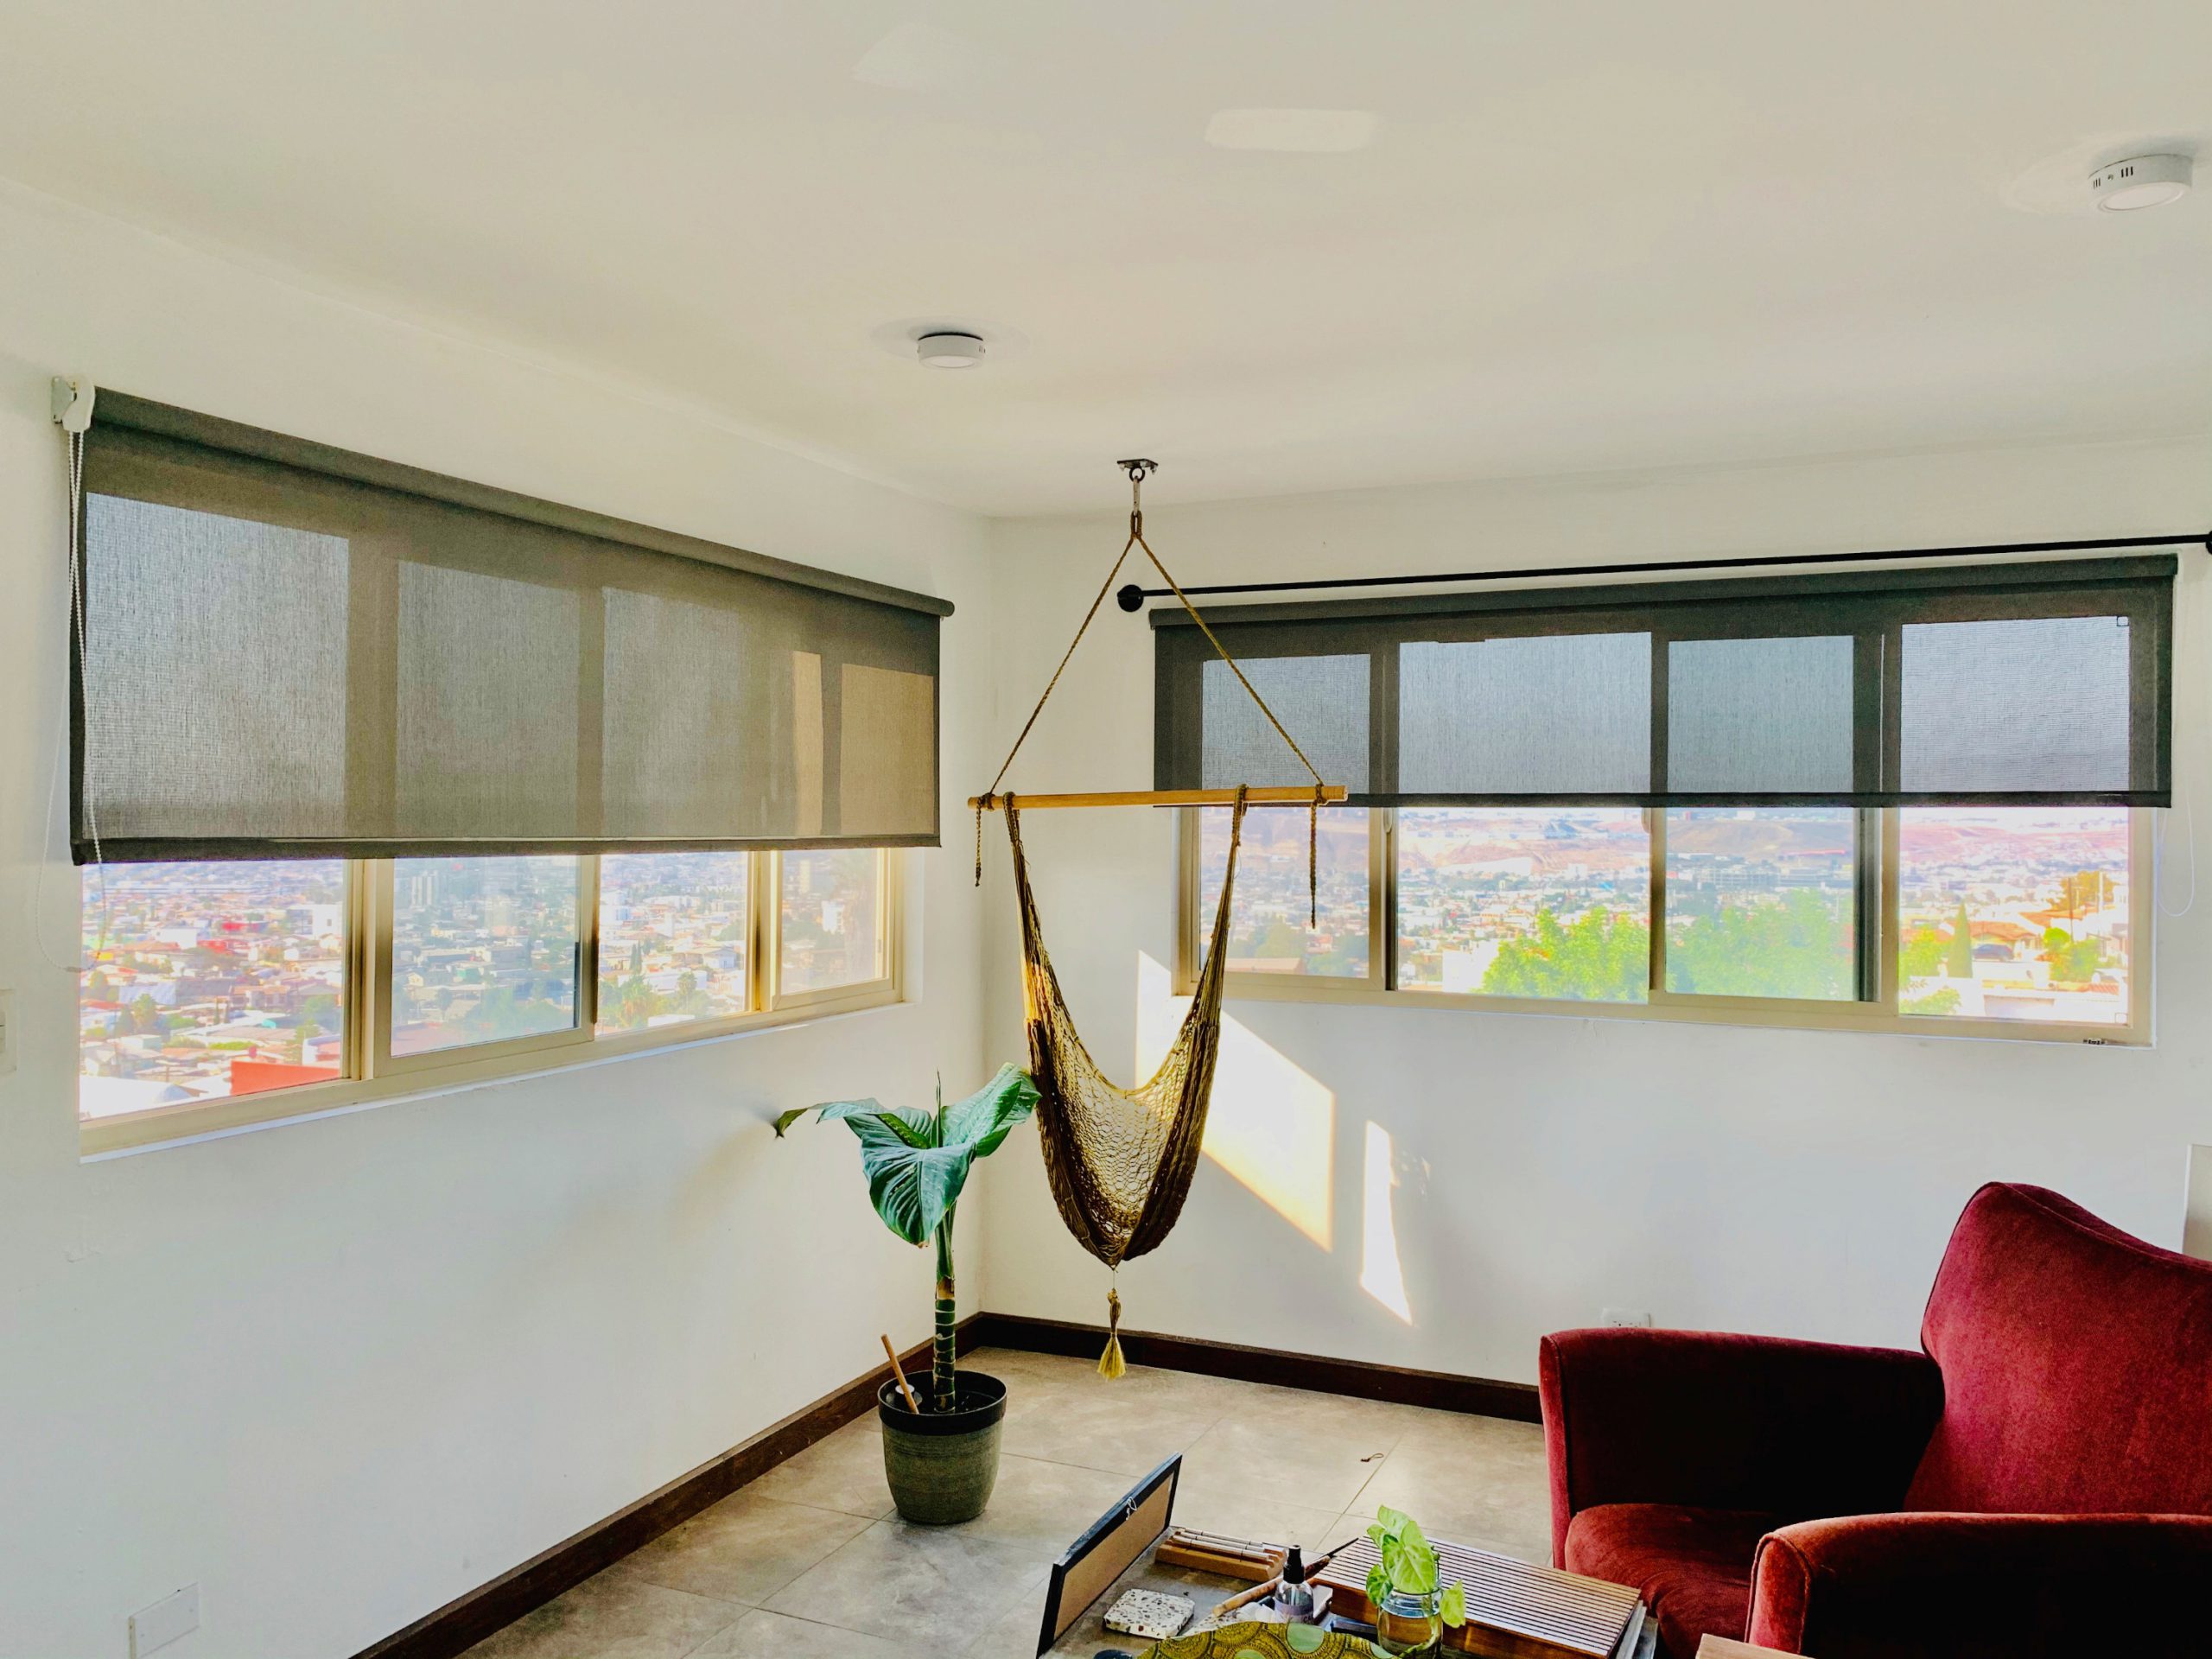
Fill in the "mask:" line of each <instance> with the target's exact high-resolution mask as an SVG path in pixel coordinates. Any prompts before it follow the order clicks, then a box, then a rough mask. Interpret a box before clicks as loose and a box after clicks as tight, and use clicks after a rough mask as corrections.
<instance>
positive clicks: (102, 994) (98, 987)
mask: <svg viewBox="0 0 2212 1659" xmlns="http://www.w3.org/2000/svg"><path fill="white" fill-rule="evenodd" d="M85 1000H86V1001H88V1002H112V1001H115V982H114V981H112V980H111V979H110V978H109V977H108V976H107V974H106V972H105V970H104V969H99V968H95V969H92V972H91V973H90V974H88V975H87V976H86V978H85Z"/></svg>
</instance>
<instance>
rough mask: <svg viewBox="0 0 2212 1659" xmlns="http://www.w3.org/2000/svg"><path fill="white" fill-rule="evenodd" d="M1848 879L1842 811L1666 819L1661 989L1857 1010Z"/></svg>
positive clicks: (1848, 840)
mask: <svg viewBox="0 0 2212 1659" xmlns="http://www.w3.org/2000/svg"><path fill="white" fill-rule="evenodd" d="M1858 869H1859V840H1858V816H1857V814H1856V813H1855V812H1854V811H1853V810H1852V809H1851V808H1849V807H1760V808H1751V807H1687V808H1680V809H1674V810H1669V812H1668V814H1667V977H1666V984H1667V988H1668V989H1669V991H1673V992H1677V993H1681V994H1685V995H1703V996H1771V997H1788V998H1793V999H1796V1000H1801V1001H1826V1002H1848V1001H1855V1000H1857V998H1858V995H1859V971H1858V947H1857V939H1858V885H1859V884H1858Z"/></svg>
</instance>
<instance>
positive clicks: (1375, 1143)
mask: <svg viewBox="0 0 2212 1659" xmlns="http://www.w3.org/2000/svg"><path fill="white" fill-rule="evenodd" d="M1393 1164H1394V1160H1393V1158H1392V1155H1391V1146H1390V1132H1389V1130H1388V1129H1386V1128H1383V1126H1382V1125H1381V1124H1380V1123H1373V1122H1370V1124H1369V1125H1368V1126H1367V1169H1366V1173H1365V1175H1364V1177H1363V1179H1362V1181H1361V1192H1362V1195H1363V1201H1362V1204H1361V1206H1360V1209H1361V1213H1360V1224H1359V1287H1360V1288H1361V1289H1362V1290H1363V1291H1365V1292H1366V1293H1367V1294H1369V1295H1370V1296H1372V1297H1373V1298H1374V1299H1375V1300H1376V1301H1378V1302H1380V1303H1382V1304H1383V1306H1385V1307H1387V1308H1389V1310H1390V1311H1391V1312H1392V1313H1395V1314H1396V1315H1397V1316H1398V1317H1399V1318H1400V1319H1403V1320H1404V1321H1405V1322H1406V1323H1407V1324H1408V1325H1411V1324H1412V1323H1413V1322H1414V1310H1413V1304H1412V1303H1410V1302H1408V1300H1406V1274H1405V1269H1404V1268H1403V1267H1402V1266H1401V1265H1400V1264H1399V1262H1398V1225H1397V1219H1396V1217H1395V1216H1394V1215H1393V1214H1392V1212H1391V1198H1390V1194H1391V1191H1392V1189H1394V1188H1395V1186H1396V1185H1398V1175H1397V1171H1396V1169H1395V1167H1394V1166H1393Z"/></svg>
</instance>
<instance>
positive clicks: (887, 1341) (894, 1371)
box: [883, 1334, 922, 1417]
mask: <svg viewBox="0 0 2212 1659" xmlns="http://www.w3.org/2000/svg"><path fill="white" fill-rule="evenodd" d="M883 1357H885V1358H886V1359H887V1360H889V1361H890V1362H891V1375H892V1376H893V1378H894V1379H896V1381H897V1382H898V1384H899V1393H901V1394H903V1395H906V1409H907V1410H909V1411H911V1412H912V1413H913V1414H914V1415H916V1416H917V1417H918V1416H920V1415H921V1414H922V1402H920V1401H918V1400H917V1399H915V1398H914V1391H913V1389H911V1388H909V1387H907V1386H906V1372H905V1371H903V1370H899V1351H898V1350H897V1349H895V1348H893V1346H892V1345H891V1338H890V1336H889V1335H888V1334H886V1335H885V1337H884V1338H883Z"/></svg>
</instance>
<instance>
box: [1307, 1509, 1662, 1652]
mask: <svg viewBox="0 0 2212 1659" xmlns="http://www.w3.org/2000/svg"><path fill="white" fill-rule="evenodd" d="M1432 1542H1434V1541H1433V1540H1432ZM1435 1548H1436V1557H1437V1567H1438V1573H1439V1580H1438V1581H1439V1582H1440V1583H1443V1584H1451V1583H1452V1582H1453V1581H1454V1580H1456V1581H1458V1582H1459V1584H1462V1585H1464V1586H1466V1592H1467V1622H1466V1623H1465V1624H1463V1625H1461V1626H1460V1627H1459V1629H1458V1630H1450V1629H1447V1630H1446V1631H1445V1632H1444V1645H1445V1647H1446V1648H1447V1649H1453V1650H1456V1651H1459V1652H1462V1653H1472V1654H1479V1655H1482V1656H1484V1659H1612V1656H1613V1655H1616V1654H1626V1653H1632V1652H1634V1651H1635V1649H1636V1643H1637V1637H1638V1635H1639V1634H1640V1633H1641V1630H1642V1627H1643V1600H1642V1599H1641V1598H1640V1597H1638V1596H1637V1593H1636V1592H1635V1591H1633V1590H1630V1589H1629V1588H1627V1587H1626V1586H1623V1585H1618V1584H1607V1583H1606V1582H1605V1580H1603V1579H1586V1578H1584V1577H1582V1576H1581V1575H1580V1573H1561V1572H1560V1571H1558V1570H1557V1569H1555V1568H1553V1567H1531V1566H1530V1565H1529V1563H1528V1562H1526V1561H1517V1560H1514V1559H1513V1558H1512V1557H1511V1556H1510V1555H1493V1554H1491V1553H1490V1552H1489V1551H1488V1550H1482V1549H1469V1548H1466V1547H1465V1546H1464V1545H1461V1544H1446V1543H1437V1544H1436V1546H1435ZM1377 1559H1378V1557H1377V1554H1376V1548H1375V1545H1374V1544H1373V1542H1372V1541H1370V1540H1368V1539H1365V1538H1362V1539H1359V1540H1358V1541H1356V1542H1354V1543H1351V1544H1347V1545H1346V1546H1345V1547H1344V1548H1343V1549H1342V1550H1340V1551H1338V1554H1337V1558H1336V1559H1335V1560H1332V1561H1331V1562H1330V1563H1329V1564H1328V1566H1326V1567H1323V1568H1322V1569H1321V1571H1320V1572H1319V1573H1317V1574H1315V1575H1314V1581H1315V1582H1316V1583H1317V1584H1325V1585H1328V1586H1331V1588H1332V1589H1333V1590H1334V1591H1335V1592H1336V1594H1335V1599H1334V1603H1333V1605H1334V1607H1335V1609H1336V1611H1337V1612H1338V1613H1339V1614H1341V1615H1342V1616H1343V1617H1344V1618H1352V1619H1357V1620H1359V1621H1360V1622H1361V1623H1363V1624H1373V1623H1374V1622H1375V1611H1376V1610H1375V1607H1374V1605H1373V1604H1372V1603H1371V1602H1370V1601H1369V1600H1368V1599H1367V1574H1368V1573H1369V1571H1370V1569H1371V1568H1372V1567H1374V1566H1375V1563H1376V1560H1377Z"/></svg>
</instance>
